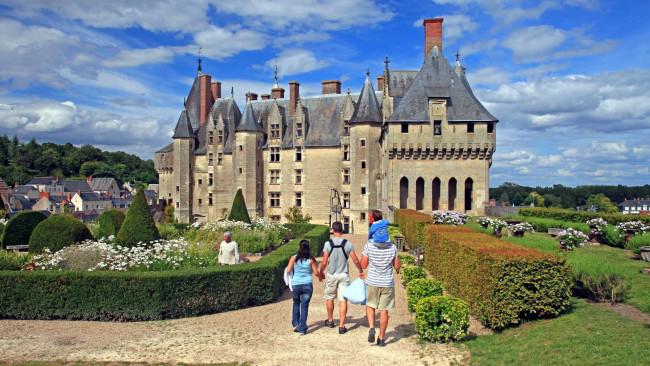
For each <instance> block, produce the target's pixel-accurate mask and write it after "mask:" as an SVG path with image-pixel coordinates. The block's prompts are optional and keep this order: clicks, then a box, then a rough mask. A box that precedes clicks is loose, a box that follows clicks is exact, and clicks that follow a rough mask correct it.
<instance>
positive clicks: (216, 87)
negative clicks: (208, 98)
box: [210, 81, 221, 100]
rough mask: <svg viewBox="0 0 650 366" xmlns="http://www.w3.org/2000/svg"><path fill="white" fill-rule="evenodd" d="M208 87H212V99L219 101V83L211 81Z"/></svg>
mask: <svg viewBox="0 0 650 366" xmlns="http://www.w3.org/2000/svg"><path fill="white" fill-rule="evenodd" d="M210 86H211V87H212V99H214V100H217V99H221V81H213V82H212V84H211V85H210Z"/></svg>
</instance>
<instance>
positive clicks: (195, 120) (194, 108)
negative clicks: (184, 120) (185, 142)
mask: <svg viewBox="0 0 650 366" xmlns="http://www.w3.org/2000/svg"><path fill="white" fill-rule="evenodd" d="M184 108H185V109H186V110H187V117H188V119H189V121H190V124H191V125H192V129H191V130H192V131H196V130H198V129H199V125H200V122H201V116H200V113H201V76H200V74H197V75H196V77H195V78H194V83H193V84H192V89H190V94H189V95H188V96H187V100H186V101H185V106H184Z"/></svg>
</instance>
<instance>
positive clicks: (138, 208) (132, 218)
mask: <svg viewBox="0 0 650 366" xmlns="http://www.w3.org/2000/svg"><path fill="white" fill-rule="evenodd" d="M158 239H160V233H159V232H158V228H157V227H156V223H155V222H154V221H153V216H152V215H151V211H149V205H148V204H147V198H146V197H145V196H144V190H138V192H137V193H136V194H135V197H134V198H133V201H132V202H131V207H130V208H129V211H128V212H127V213H126V218H124V222H123V223H122V227H121V228H120V231H119V232H118V233H117V237H116V242H117V243H118V244H120V245H123V246H127V247H132V246H135V245H137V244H138V243H139V242H143V243H148V242H150V241H154V240H158Z"/></svg>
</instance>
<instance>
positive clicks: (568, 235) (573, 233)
mask: <svg viewBox="0 0 650 366" xmlns="http://www.w3.org/2000/svg"><path fill="white" fill-rule="evenodd" d="M557 239H558V240H559V241H560V245H562V246H563V247H564V248H566V249H568V250H573V248H575V247H581V246H583V245H585V244H587V241H589V237H588V236H587V235H585V234H584V233H582V232H581V231H578V230H576V229H572V228H568V229H566V230H562V231H560V232H559V233H558V234H557Z"/></svg>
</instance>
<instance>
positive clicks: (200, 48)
mask: <svg viewBox="0 0 650 366" xmlns="http://www.w3.org/2000/svg"><path fill="white" fill-rule="evenodd" d="M202 49H203V47H199V74H200V73H201V50H202Z"/></svg>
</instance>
